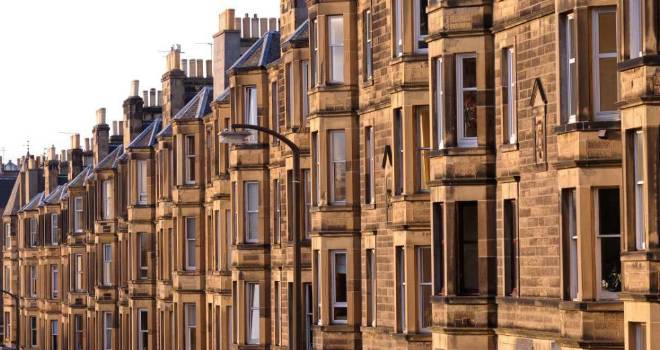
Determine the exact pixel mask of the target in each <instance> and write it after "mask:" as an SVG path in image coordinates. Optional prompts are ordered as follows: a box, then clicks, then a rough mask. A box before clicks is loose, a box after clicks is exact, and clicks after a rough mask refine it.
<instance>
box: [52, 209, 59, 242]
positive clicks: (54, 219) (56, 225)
mask: <svg viewBox="0 0 660 350" xmlns="http://www.w3.org/2000/svg"><path fill="white" fill-rule="evenodd" d="M59 219H60V216H59V215H58V214H55V213H52V214H50V244H51V245H57V244H58V243H59V241H60V240H59V234H58V231H59V221H60V220H59Z"/></svg>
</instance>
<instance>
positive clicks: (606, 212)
mask: <svg viewBox="0 0 660 350" xmlns="http://www.w3.org/2000/svg"><path fill="white" fill-rule="evenodd" d="M594 196H595V198H594V209H595V217H596V225H595V226H596V239H597V242H596V259H597V260H596V272H597V274H598V276H599V281H600V282H599V283H598V285H600V291H599V293H598V294H599V297H600V298H601V299H615V298H617V297H618V294H617V293H619V292H620V291H621V222H620V220H619V218H620V208H619V189H618V188H599V189H597V190H596V191H595V192H594Z"/></svg>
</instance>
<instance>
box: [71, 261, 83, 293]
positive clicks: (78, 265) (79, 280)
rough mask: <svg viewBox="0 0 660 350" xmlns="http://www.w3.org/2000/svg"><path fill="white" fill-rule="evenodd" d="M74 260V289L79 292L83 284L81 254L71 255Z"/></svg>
mask: <svg viewBox="0 0 660 350" xmlns="http://www.w3.org/2000/svg"><path fill="white" fill-rule="evenodd" d="M73 261H74V266H73V270H74V276H75V277H74V280H73V281H74V288H73V289H74V291H76V292H81V291H82V286H83V266H82V264H83V259H82V254H76V255H74V256H73Z"/></svg>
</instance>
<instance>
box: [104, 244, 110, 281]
mask: <svg viewBox="0 0 660 350" xmlns="http://www.w3.org/2000/svg"><path fill="white" fill-rule="evenodd" d="M111 267H112V245H111V244H109V243H105V244H103V267H102V269H103V271H102V278H103V285H104V286H110V285H112V270H111Z"/></svg>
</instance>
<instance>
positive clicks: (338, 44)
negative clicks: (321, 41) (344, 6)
mask: <svg viewBox="0 0 660 350" xmlns="http://www.w3.org/2000/svg"><path fill="white" fill-rule="evenodd" d="M327 21H328V73H329V76H328V82H329V83H330V84H342V83H344V68H345V61H346V59H345V57H344V55H345V52H344V16H343V15H331V16H327ZM333 28H334V29H337V32H335V31H333ZM333 39H334V40H333ZM337 39H339V40H337ZM335 51H337V53H338V55H337V58H339V57H341V60H339V59H337V60H335V55H334V52H335Z"/></svg>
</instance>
